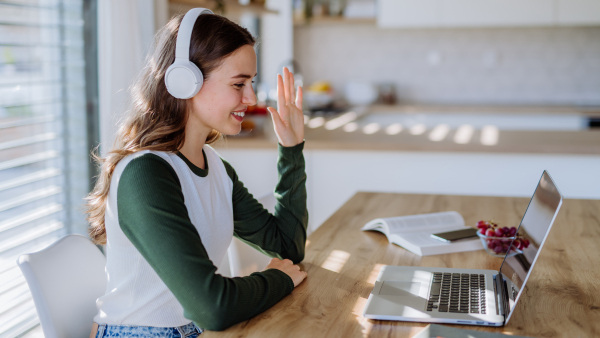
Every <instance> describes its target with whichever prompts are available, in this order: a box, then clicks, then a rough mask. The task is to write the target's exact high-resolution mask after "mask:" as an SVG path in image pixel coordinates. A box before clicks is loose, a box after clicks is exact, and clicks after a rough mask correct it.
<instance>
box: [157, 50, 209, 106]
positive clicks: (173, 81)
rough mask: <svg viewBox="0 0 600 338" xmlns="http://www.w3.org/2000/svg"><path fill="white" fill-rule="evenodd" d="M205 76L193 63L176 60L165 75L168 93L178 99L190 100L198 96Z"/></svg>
mask: <svg viewBox="0 0 600 338" xmlns="http://www.w3.org/2000/svg"><path fill="white" fill-rule="evenodd" d="M203 83H204V76H203V75H202V72H201V71H200V69H199V68H198V67H197V66H196V65H195V64H194V63H193V62H191V61H187V60H177V59H176V60H175V63H173V64H172V65H171V66H170V67H169V68H168V69H167V72H166V73H165V85H166V86H167V91H168V92H169V93H170V94H171V95H173V96H174V97H176V98H178V99H189V98H192V97H194V95H196V94H198V92H199V91H200V88H202V84H203Z"/></svg>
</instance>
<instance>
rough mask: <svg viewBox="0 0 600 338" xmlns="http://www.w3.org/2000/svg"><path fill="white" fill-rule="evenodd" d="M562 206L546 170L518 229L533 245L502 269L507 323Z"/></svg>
mask: <svg viewBox="0 0 600 338" xmlns="http://www.w3.org/2000/svg"><path fill="white" fill-rule="evenodd" d="M561 204H562V196H561V194H560V192H559V191H558V188H557V187H556V185H555V184H554V181H552V178H551V177H550V175H549V174H548V172H546V171H544V172H543V173H542V178H541V179H540V182H539V183H538V186H537V188H536V189H535V192H534V193H533V197H531V200H530V201H529V206H528V207H527V210H526V211H525V215H523V219H522V220H521V224H520V225H519V228H518V233H520V234H522V235H523V236H524V238H527V239H528V240H529V241H530V245H529V247H528V248H526V249H524V250H523V253H522V254H519V255H516V256H512V257H505V258H504V261H503V262H502V265H501V266H500V271H499V272H500V276H504V279H505V281H506V284H505V285H506V287H507V288H506V289H507V293H508V295H507V296H508V299H507V303H505V304H506V307H504V313H505V318H506V320H505V323H508V320H509V319H510V316H511V314H512V313H513V310H514V309H515V305H516V303H517V301H518V299H519V297H520V296H521V293H522V292H523V287H524V286H525V283H526V282H527V279H528V278H529V275H530V274H531V270H533V266H534V264H535V261H536V260H537V258H538V256H539V253H540V251H541V250H542V246H543V245H544V242H545V241H546V238H547V237H548V233H549V232H550V228H551V227H552V224H553V223H554V220H555V219H556V215H557V214H558V210H559V209H560V206H561ZM507 256H508V254H507ZM507 310H508V311H507Z"/></svg>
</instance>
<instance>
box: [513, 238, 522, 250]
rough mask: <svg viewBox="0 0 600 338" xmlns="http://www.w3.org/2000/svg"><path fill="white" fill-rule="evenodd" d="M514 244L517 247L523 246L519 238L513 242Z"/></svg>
mask: <svg viewBox="0 0 600 338" xmlns="http://www.w3.org/2000/svg"><path fill="white" fill-rule="evenodd" d="M513 246H514V247H515V248H518V247H520V246H521V241H519V240H518V239H515V241H514V242H513Z"/></svg>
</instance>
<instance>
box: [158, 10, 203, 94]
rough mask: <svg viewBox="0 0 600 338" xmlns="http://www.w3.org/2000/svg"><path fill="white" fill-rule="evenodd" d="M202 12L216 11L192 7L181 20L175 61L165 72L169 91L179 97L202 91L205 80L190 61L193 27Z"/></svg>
mask: <svg viewBox="0 0 600 338" xmlns="http://www.w3.org/2000/svg"><path fill="white" fill-rule="evenodd" d="M201 14H214V13H213V12H212V11H211V10H210V9H206V8H192V9H190V10H189V11H188V12H187V13H186V14H185V16H184V17H183V20H181V24H180V25H179V32H178V33H177V44H176V47H175V62H173V64H172V65H171V66H169V68H168V69H167V72H166V73H165V84H166V85H167V91H168V92H169V93H170V94H171V95H173V96H174V97H176V98H178V99H189V98H191V97H193V96H194V95H196V94H197V93H198V92H199V91H200V88H202V83H203V82H204V76H203V75H202V72H201V71H200V69H199V68H198V67H197V66H196V65H195V64H194V63H193V62H191V61H190V40H191V38H192V29H193V28H194V24H195V23H196V19H197V18H198V17H199V16H200V15H201Z"/></svg>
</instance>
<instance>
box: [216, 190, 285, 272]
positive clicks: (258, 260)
mask: <svg viewBox="0 0 600 338" xmlns="http://www.w3.org/2000/svg"><path fill="white" fill-rule="evenodd" d="M257 200H258V201H259V202H260V203H261V204H262V205H263V206H264V207H265V209H267V210H269V212H270V213H273V212H275V204H276V202H277V201H276V200H275V196H274V195H273V194H268V195H265V196H262V197H260V198H258V199H257ZM227 255H228V256H229V268H230V269H231V277H242V276H248V275H250V274H251V273H253V272H256V271H262V270H264V268H265V267H266V266H267V264H269V262H270V261H271V258H270V257H269V256H267V255H265V254H263V253H261V252H259V251H257V250H256V249H254V248H253V247H251V246H249V245H248V244H246V243H244V242H242V241H240V240H239V239H237V238H235V237H234V238H233V240H232V241H231V244H230V245H229V249H227ZM224 261H225V260H224Z"/></svg>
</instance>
